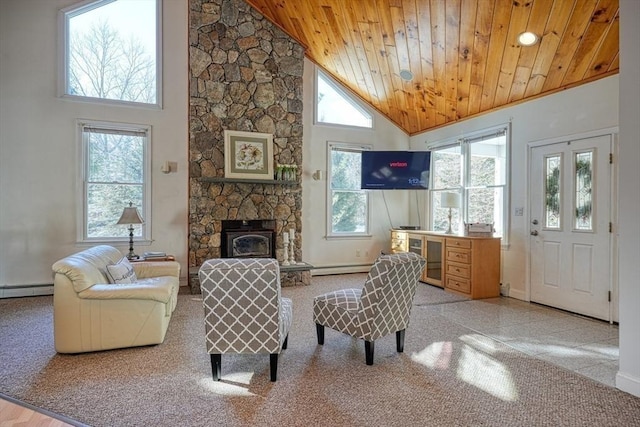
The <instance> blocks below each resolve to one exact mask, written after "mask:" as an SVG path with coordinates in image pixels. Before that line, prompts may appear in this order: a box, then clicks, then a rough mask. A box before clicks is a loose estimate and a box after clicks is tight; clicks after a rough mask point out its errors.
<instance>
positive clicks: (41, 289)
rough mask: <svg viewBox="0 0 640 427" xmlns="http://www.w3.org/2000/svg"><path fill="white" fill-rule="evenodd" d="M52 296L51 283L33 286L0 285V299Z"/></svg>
mask: <svg viewBox="0 0 640 427" xmlns="http://www.w3.org/2000/svg"><path fill="white" fill-rule="evenodd" d="M40 295H53V283H42V284H34V285H0V298H17V297H34V296H40Z"/></svg>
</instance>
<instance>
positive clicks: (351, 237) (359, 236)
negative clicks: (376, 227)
mask: <svg viewBox="0 0 640 427" xmlns="http://www.w3.org/2000/svg"><path fill="white" fill-rule="evenodd" d="M372 237H373V235H371V234H345V235H335V234H333V235H330V236H325V237H324V238H325V239H326V240H369V239H371V238H372Z"/></svg>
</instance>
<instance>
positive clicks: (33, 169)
mask: <svg viewBox="0 0 640 427" xmlns="http://www.w3.org/2000/svg"><path fill="white" fill-rule="evenodd" d="M74 3H77V0H3V1H1V2H0V287H6V286H12V285H29V284H46V283H51V282H52V276H51V265H52V264H53V263H54V262H55V261H56V260H57V259H59V258H61V257H64V256H66V255H68V254H71V253H73V252H77V251H78V250H81V249H82V247H80V246H79V245H77V244H76V214H75V212H76V209H75V206H76V191H77V187H76V184H77V183H76V168H77V163H76V157H77V141H76V127H75V126H76V124H75V120H76V119H78V118H83V119H95V120H104V121H116V122H127V123H141V124H149V125H151V126H152V142H151V144H152V145H151V147H152V150H151V156H152V159H151V162H152V178H151V179H152V215H153V230H152V236H153V239H154V242H153V244H152V245H151V246H144V247H140V246H139V245H138V246H137V249H138V252H142V251H145V250H163V251H166V252H168V253H171V254H175V255H176V256H177V259H178V260H179V261H180V262H181V264H182V269H183V275H185V274H186V271H187V268H186V265H187V264H186V256H187V172H188V170H187V138H188V134H187V125H188V122H187V109H188V102H187V81H188V80H187V49H186V46H187V2H186V1H184V2H182V1H165V2H164V8H163V9H164V10H163V16H164V54H163V56H164V86H163V90H164V94H163V97H164V108H163V109H162V110H153V109H134V108H131V107H118V106H103V105H98V104H92V103H83V102H74V101H71V100H66V99H61V98H58V97H57V96H56V93H57V91H56V81H57V80H56V79H57V64H58V62H57V58H58V57H57V55H58V44H57V40H58V37H59V34H58V26H57V25H58V24H57V22H58V21H57V18H58V15H57V13H58V10H59V9H62V8H64V7H67V6H69V5H72V4H74ZM165 161H174V162H177V163H178V172H177V173H171V174H163V173H162V172H161V171H160V166H161V165H162V164H163V163H164V162H165ZM120 249H121V250H122V251H123V253H126V252H127V250H128V244H126V245H122V246H121V247H120Z"/></svg>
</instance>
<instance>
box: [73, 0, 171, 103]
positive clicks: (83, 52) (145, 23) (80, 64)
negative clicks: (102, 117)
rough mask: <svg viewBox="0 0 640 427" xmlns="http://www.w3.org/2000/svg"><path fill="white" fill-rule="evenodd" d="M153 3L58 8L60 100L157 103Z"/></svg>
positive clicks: (103, 1) (101, 1) (139, 0)
mask: <svg viewBox="0 0 640 427" xmlns="http://www.w3.org/2000/svg"><path fill="white" fill-rule="evenodd" d="M160 15H161V14H160V2H159V0H115V1H114V0H98V1H94V2H89V3H87V2H83V3H81V4H80V5H75V6H71V7H68V8H66V9H63V10H61V12H60V24H61V31H62V34H63V35H64V48H63V61H62V63H63V65H62V70H61V71H62V72H61V73H60V75H61V79H62V81H61V91H62V94H63V95H65V96H72V97H79V98H85V99H88V98H93V99H101V100H109V101H115V102H126V103H139V104H154V105H160V95H159V90H160V88H161V87H162V85H161V84H160V75H161V73H160V69H161V68H160V64H161V60H160V46H161V43H160V41H159V36H158V35H159V34H160V31H158V29H159V28H160V23H161V20H160Z"/></svg>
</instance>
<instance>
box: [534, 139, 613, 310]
mask: <svg viewBox="0 0 640 427" xmlns="http://www.w3.org/2000/svg"><path fill="white" fill-rule="evenodd" d="M611 148H612V147H611V136H610V135H603V136H596V137H591V138H584V139H577V140H574V141H567V142H562V143H555V144H550V145H543V146H538V147H533V148H532V149H531V156H530V165H529V166H530V168H529V171H530V172H529V173H530V176H529V183H530V184H529V195H530V200H529V206H530V207H531V211H530V213H529V214H530V215H529V218H530V220H531V223H530V224H529V231H530V236H529V237H530V248H531V252H530V256H531V260H530V266H531V270H530V271H531V273H530V276H531V277H530V279H531V301H532V302H537V303H540V304H545V305H549V306H553V307H557V308H561V309H564V310H568V311H571V312H574V313H579V314H584V315H587V316H591V317H595V318H598V319H603V320H610V317H611V315H610V309H609V306H610V302H609V299H610V290H611V243H610V242H611V238H610V221H611V211H612V209H611V175H612V173H611V165H610V160H609V159H610V153H611Z"/></svg>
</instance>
